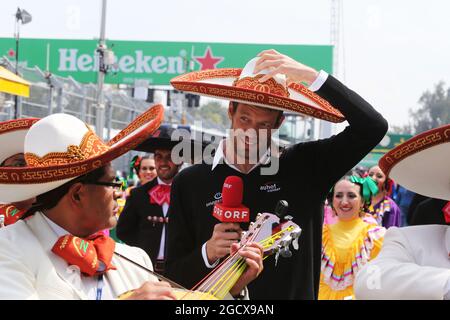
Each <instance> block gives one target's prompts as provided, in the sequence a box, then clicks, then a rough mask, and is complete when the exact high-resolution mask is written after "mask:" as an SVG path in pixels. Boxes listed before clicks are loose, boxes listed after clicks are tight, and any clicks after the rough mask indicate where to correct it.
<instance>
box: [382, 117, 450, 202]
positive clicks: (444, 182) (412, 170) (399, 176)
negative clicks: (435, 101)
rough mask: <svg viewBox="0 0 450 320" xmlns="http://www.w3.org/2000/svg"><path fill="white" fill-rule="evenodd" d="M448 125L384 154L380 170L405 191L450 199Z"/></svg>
mask: <svg viewBox="0 0 450 320" xmlns="http://www.w3.org/2000/svg"><path fill="white" fill-rule="evenodd" d="M449 159H450V124H447V125H445V126H443V127H440V128H436V129H433V130H430V131H426V132H424V133H421V134H419V135H417V136H415V137H412V138H411V139H409V140H408V141H406V142H404V143H402V144H401V145H399V146H397V147H395V148H394V149H392V150H391V151H389V152H388V153H386V154H385V155H384V156H383V157H382V158H381V159H380V161H379V165H380V168H381V170H383V172H384V173H385V174H386V175H388V176H389V177H391V178H392V179H394V180H395V182H397V183H398V184H400V185H402V186H404V187H405V188H407V189H409V190H411V191H414V192H416V193H419V194H422V195H424V196H428V197H432V198H437V199H443V200H450V160H449Z"/></svg>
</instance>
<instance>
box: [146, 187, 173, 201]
mask: <svg viewBox="0 0 450 320" xmlns="http://www.w3.org/2000/svg"><path fill="white" fill-rule="evenodd" d="M148 194H149V195H150V203H153V204H157V205H159V206H162V205H163V204H164V203H167V204H168V205H170V186H169V185H166V184H158V185H157V186H154V187H153V188H152V189H151V190H150V191H149V192H148Z"/></svg>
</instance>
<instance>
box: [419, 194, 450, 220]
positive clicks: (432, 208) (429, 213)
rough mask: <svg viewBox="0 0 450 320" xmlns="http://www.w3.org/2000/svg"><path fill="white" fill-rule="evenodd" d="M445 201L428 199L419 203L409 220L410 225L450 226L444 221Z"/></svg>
mask: <svg viewBox="0 0 450 320" xmlns="http://www.w3.org/2000/svg"><path fill="white" fill-rule="evenodd" d="M447 203H448V201H447V200H442V199H434V198H429V199H426V200H424V201H422V202H421V203H419V204H418V205H417V207H416V209H415V210H414V213H413V215H412V218H411V225H412V226H418V225H425V224H442V225H445V224H450V223H448V222H447V221H446V220H445V215H444V212H443V210H444V207H445V205H446V204H447Z"/></svg>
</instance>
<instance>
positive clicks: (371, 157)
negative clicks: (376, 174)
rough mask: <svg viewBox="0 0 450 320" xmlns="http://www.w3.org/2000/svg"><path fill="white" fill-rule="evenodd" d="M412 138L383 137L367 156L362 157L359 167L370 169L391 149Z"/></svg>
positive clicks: (397, 135)
mask: <svg viewBox="0 0 450 320" xmlns="http://www.w3.org/2000/svg"><path fill="white" fill-rule="evenodd" d="M411 137H412V135H410V134H395V133H388V134H386V135H385V136H384V138H383V140H381V141H380V143H379V144H378V145H377V146H376V147H375V148H374V149H373V150H372V151H371V152H370V153H369V154H368V155H366V156H365V157H364V159H363V160H361V162H360V163H359V165H361V166H364V167H367V168H370V167H373V166H375V165H377V164H378V161H379V160H380V158H381V157H382V156H384V154H385V153H386V152H388V151H390V150H391V149H394V148H395V147H396V146H398V145H399V144H402V143H403V142H405V141H406V140H409V139H410V138H411Z"/></svg>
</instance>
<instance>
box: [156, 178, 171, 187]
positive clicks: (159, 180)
mask: <svg viewBox="0 0 450 320" xmlns="http://www.w3.org/2000/svg"><path fill="white" fill-rule="evenodd" d="M156 179H158V184H165V185H166V186H171V185H172V184H171V183H165V182H164V181H162V180H161V179H160V178H159V177H156Z"/></svg>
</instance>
